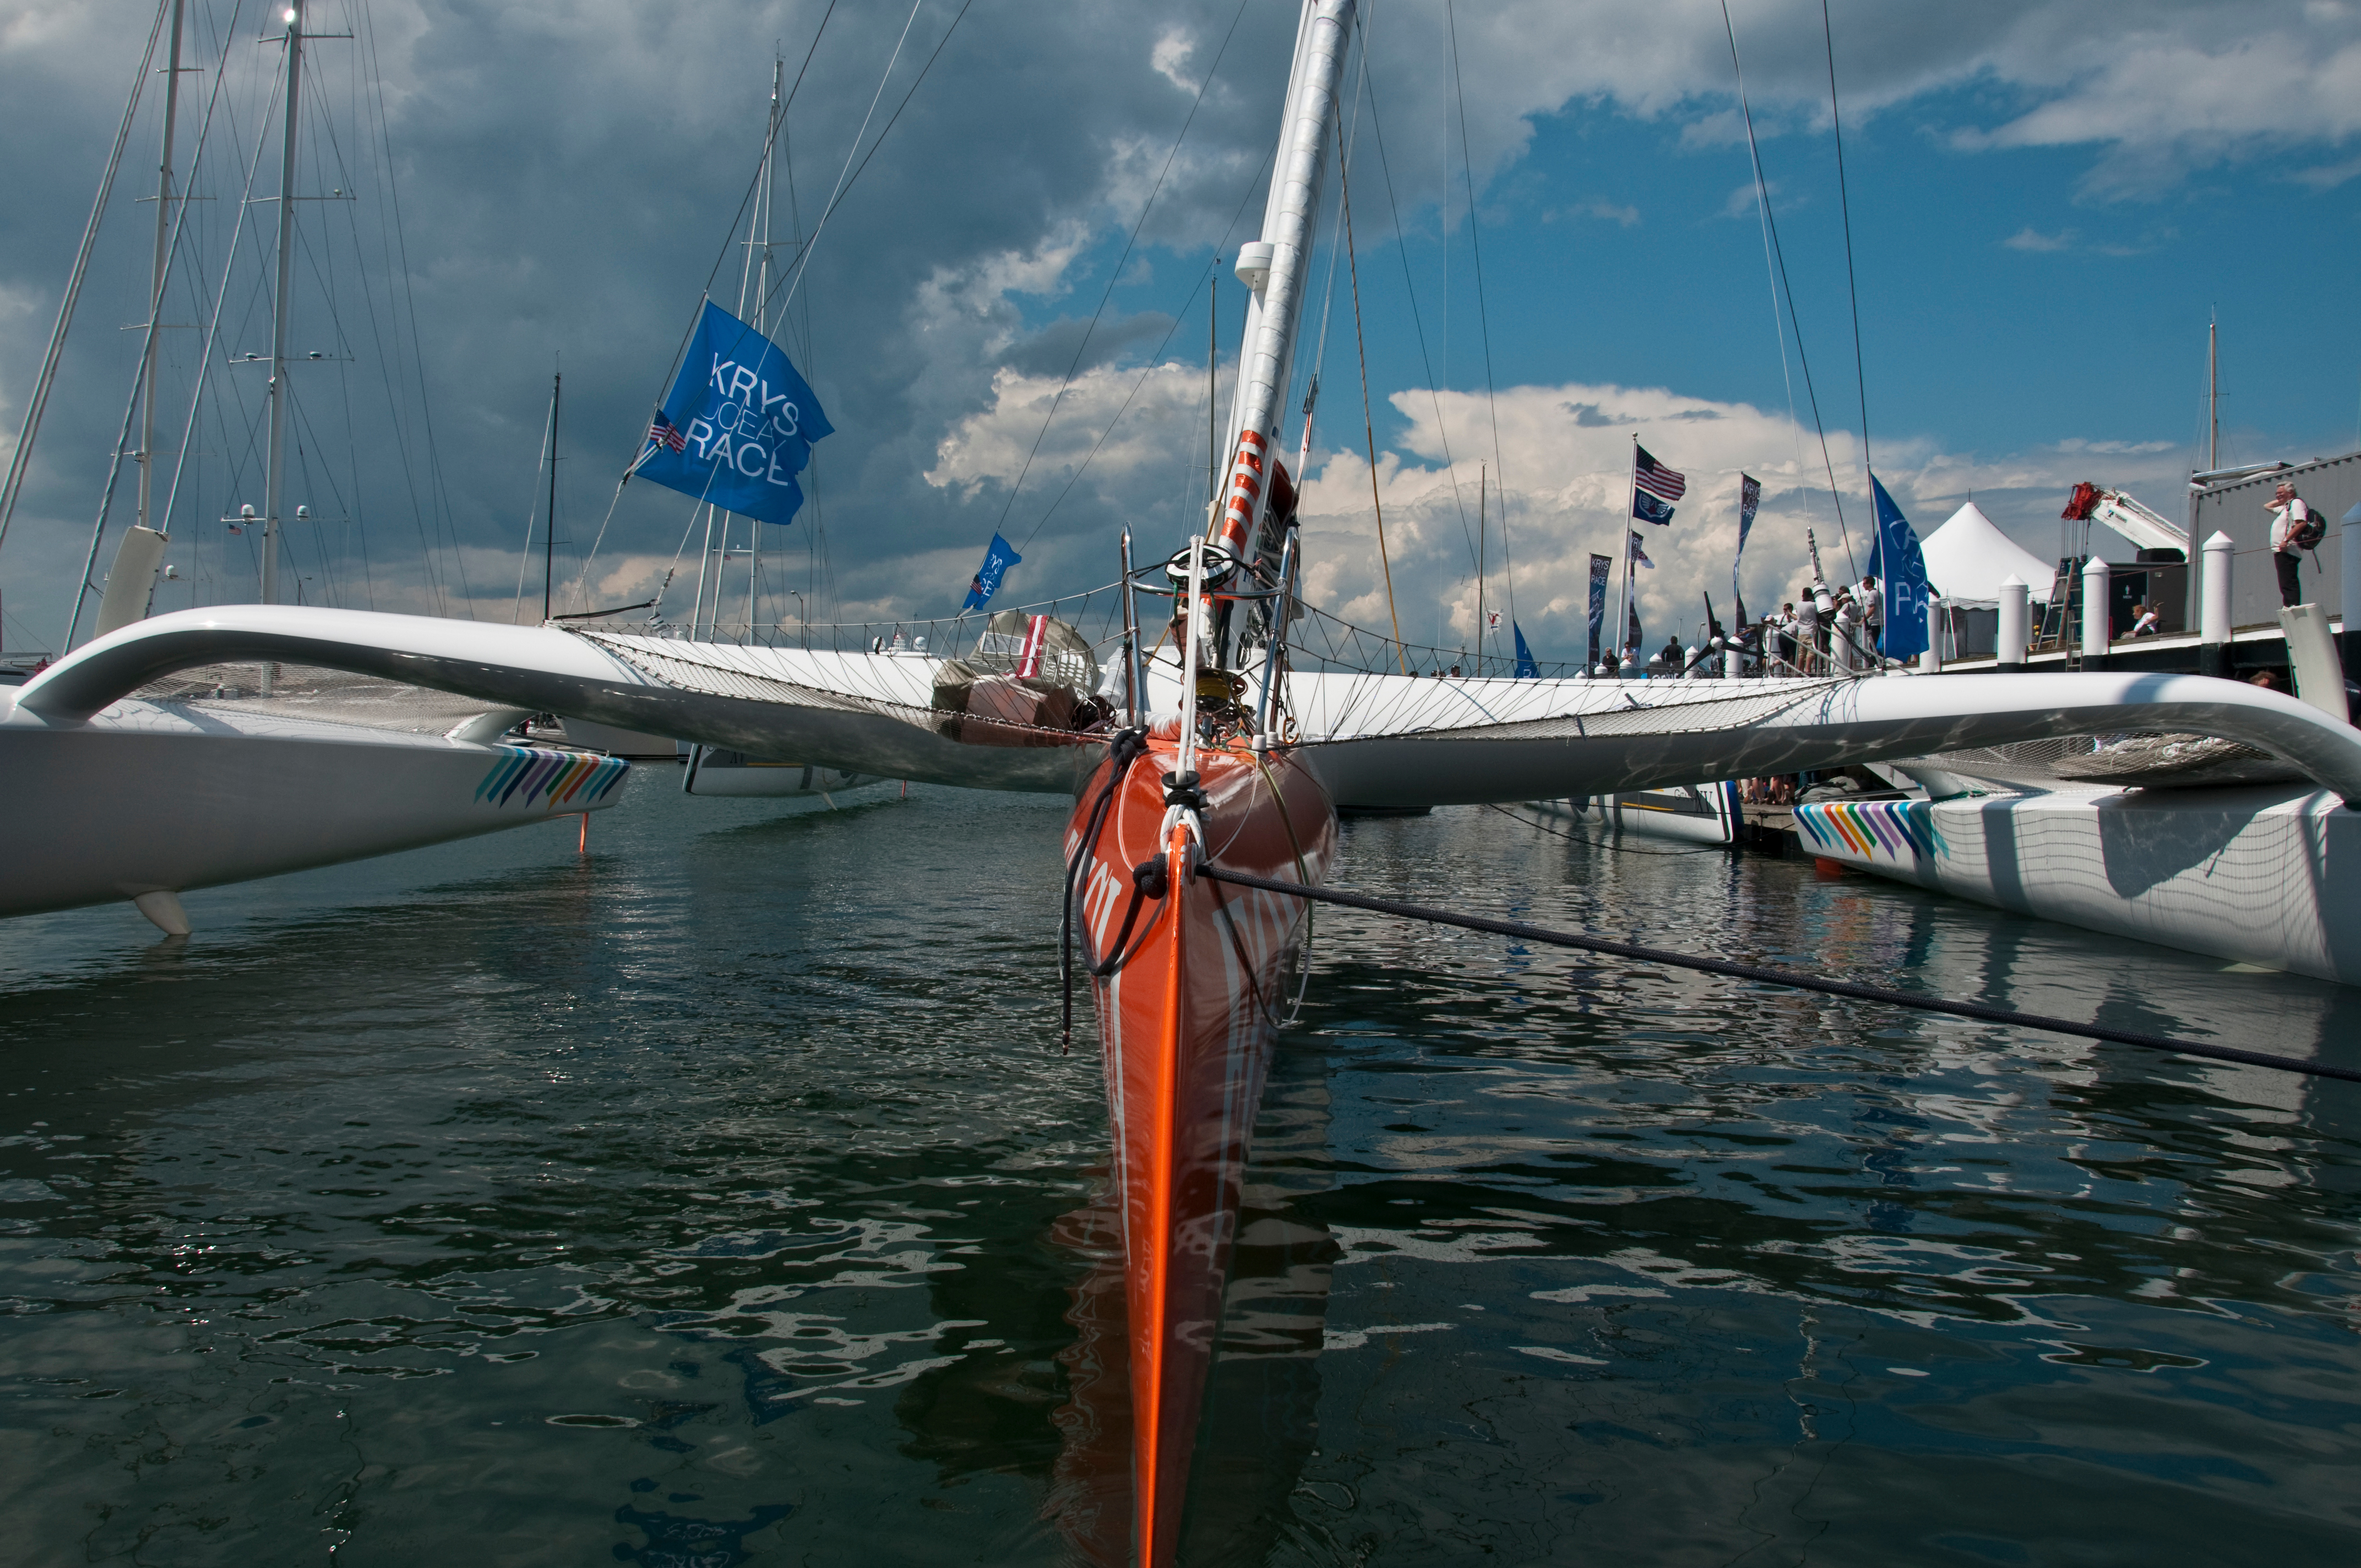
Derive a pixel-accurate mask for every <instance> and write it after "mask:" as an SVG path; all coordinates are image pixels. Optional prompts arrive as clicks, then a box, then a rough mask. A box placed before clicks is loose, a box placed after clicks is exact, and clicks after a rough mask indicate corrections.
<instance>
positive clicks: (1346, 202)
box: [1336, 125, 1410, 675]
mask: <svg viewBox="0 0 2361 1568" xmlns="http://www.w3.org/2000/svg"><path fill="white" fill-rule="evenodd" d="M1336 198H1337V200H1338V202H1339V203H1342V209H1343V212H1344V226H1345V275H1346V277H1347V278H1349V279H1350V280H1351V281H1352V285H1353V346H1354V347H1355V348H1356V350H1358V351H1359V354H1360V361H1361V432H1362V433H1363V434H1364V435H1365V436H1367V438H1368V443H1369V505H1370V506H1371V508H1373V509H1374V510H1376V512H1377V516H1378V569H1379V570H1380V571H1382V572H1383V573H1384V574H1385V578H1386V618H1387V620H1389V621H1390V622H1391V623H1392V626H1393V629H1394V662H1395V663H1397V664H1398V665H1400V669H1401V673H1402V674H1405V675H1406V674H1410V665H1409V663H1407V660H1406V656H1405V655H1404V654H1403V652H1402V647H1401V616H1400V613H1398V612H1397V611H1396V610H1395V609H1394V569H1393V565H1392V563H1390V562H1389V561H1388V560H1387V559H1386V504H1385V501H1384V500H1383V499H1382V498H1380V497H1379V496H1378V432H1377V425H1376V423H1375V422H1374V420H1373V418H1372V416H1371V414H1370V412H1369V345H1368V342H1367V339H1366V338H1364V337H1363V336H1362V334H1361V263H1360V259H1359V258H1358V257H1357V256H1356V254H1355V253H1354V248H1353V182H1352V176H1351V175H1350V174H1349V173H1348V172H1347V171H1346V170H1345V141H1344V127H1343V126H1341V125H1340V126H1338V127H1337V133H1336Z"/></svg>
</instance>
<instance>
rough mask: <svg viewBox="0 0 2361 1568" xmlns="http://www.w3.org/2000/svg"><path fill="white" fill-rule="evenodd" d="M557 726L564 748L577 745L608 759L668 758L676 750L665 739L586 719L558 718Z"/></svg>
mask: <svg viewBox="0 0 2361 1568" xmlns="http://www.w3.org/2000/svg"><path fill="white" fill-rule="evenodd" d="M557 727H558V729H562V730H564V731H565V733H566V744H567V745H569V746H579V747H581V748H582V749H583V750H584V751H604V752H606V753H607V755H609V756H610V757H633V758H643V757H644V758H671V757H675V756H677V755H679V751H680V742H679V741H677V740H673V739H671V738H670V737H668V736H664V735H649V734H644V733H642V731H640V730H636V729H618V728H616V727H615V726H614V725H611V724H598V723H594V722H592V721H591V720H589V719H588V718H561V719H559V720H558V721H557Z"/></svg>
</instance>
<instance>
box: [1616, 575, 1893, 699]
mask: <svg viewBox="0 0 2361 1568" xmlns="http://www.w3.org/2000/svg"><path fill="white" fill-rule="evenodd" d="M1884 607H1885V595H1884V593H1883V590H1882V589H1881V588H1880V587H1878V582H1877V578H1876V577H1874V576H1864V577H1863V578H1861V581H1860V582H1859V583H1857V584H1848V585H1846V586H1844V587H1838V588H1835V589H1830V588H1828V587H1826V586H1825V585H1823V584H1821V583H1817V582H1815V583H1812V584H1809V585H1808V586H1806V588H1805V590H1804V592H1803V594H1802V595H1801V596H1800V597H1799V598H1794V599H1789V600H1787V601H1786V602H1785V603H1784V604H1782V605H1780V607H1779V609H1778V610H1777V612H1776V613H1774V614H1771V615H1766V616H1764V617H1763V619H1762V620H1760V621H1758V622H1755V623H1753V624H1752V625H1749V626H1745V627H1742V628H1741V629H1740V630H1739V632H1738V634H1737V636H1736V637H1735V638H1730V637H1728V636H1726V634H1725V633H1724V632H1723V631H1722V629H1721V626H1720V623H1719V622H1716V623H1714V624H1713V625H1712V626H1711V627H1710V628H1709V635H1708V646H1707V647H1705V648H1698V649H1684V648H1682V646H1681V644H1680V641H1679V639H1677V638H1668V639H1666V641H1665V642H1664V647H1663V648H1662V649H1661V650H1659V651H1658V652H1656V653H1655V654H1654V655H1653V657H1651V658H1648V659H1647V660H1646V661H1645V673H1646V674H1649V675H1652V676H1656V677H1660V678H1661V677H1664V676H1676V675H1698V674H1708V675H1719V674H1724V673H1726V672H1725V668H1724V666H1723V663H1722V662H1721V660H1720V659H1719V658H1718V657H1714V656H1713V655H1715V654H1716V653H1718V652H1719V651H1720V650H1721V649H1723V648H1727V649H1730V650H1733V651H1735V652H1736V653H1737V654H1738V672H1737V673H1739V674H1746V675H1823V674H1843V673H1846V672H1849V671H1853V670H1873V669H1876V668H1878V667H1879V666H1880V664H1881V663H1883V657H1882V655H1881V654H1880V653H1879V652H1878V648H1879V640H1880V638H1881V637H1882V635H1883V632H1884V630H1885V624H1884V618H1885V608H1884ZM1624 652H1625V657H1626V660H1627V662H1628V663H1630V664H1631V665H1633V666H1639V665H1640V664H1641V663H1642V660H1641V652H1640V649H1639V647H1638V646H1637V645H1634V646H1632V647H1630V648H1627V649H1626V650H1625V651H1624ZM1599 673H1600V674H1612V673H1613V672H1611V671H1609V670H1608V669H1607V668H1606V667H1605V666H1603V665H1602V666H1601V667H1600V671H1599Z"/></svg>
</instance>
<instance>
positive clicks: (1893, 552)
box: [1869, 474, 1934, 659]
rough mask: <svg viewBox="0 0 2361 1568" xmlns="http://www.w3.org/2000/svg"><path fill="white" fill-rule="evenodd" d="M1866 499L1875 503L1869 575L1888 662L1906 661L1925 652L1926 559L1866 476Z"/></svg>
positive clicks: (1887, 499)
mask: <svg viewBox="0 0 2361 1568" xmlns="http://www.w3.org/2000/svg"><path fill="white" fill-rule="evenodd" d="M1869 488H1870V494H1871V495H1872V497H1873V498H1874V499H1876V502H1877V543H1876V544H1874V545H1873V546H1872V547H1871V549H1870V553H1869V575H1870V576H1873V577H1875V578H1876V579H1877V584H1878V587H1879V588H1880V590H1881V591H1882V592H1883V594H1884V597H1885V605H1884V609H1885V642H1884V647H1883V650H1882V652H1883V653H1884V654H1885V656H1886V657H1887V658H1889V659H1907V658H1910V657H1912V656H1914V655H1916V654H1919V653H1923V652H1926V651H1927V600H1928V599H1929V598H1933V597H1934V589H1933V588H1932V587H1929V586H1928V584H1927V557H1926V556H1925V555H1924V554H1921V553H1920V551H1919V549H1918V533H1917V531H1916V530H1915V529H1913V528H1912V527H1911V526H1910V522H1909V520H1908V519H1906V518H1905V517H1904V516H1903V515H1902V509H1901V508H1900V507H1898V506H1895V505H1894V498H1893V497H1892V496H1889V495H1887V494H1886V493H1885V487H1884V486H1883V485H1881V484H1879V483H1878V482H1877V476H1876V475H1874V474H1872V475H1871V476H1870V477H1869Z"/></svg>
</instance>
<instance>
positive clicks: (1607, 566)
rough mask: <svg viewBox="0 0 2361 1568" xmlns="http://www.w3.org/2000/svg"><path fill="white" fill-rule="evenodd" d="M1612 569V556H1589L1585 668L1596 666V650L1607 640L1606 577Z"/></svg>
mask: <svg viewBox="0 0 2361 1568" xmlns="http://www.w3.org/2000/svg"><path fill="white" fill-rule="evenodd" d="M1614 570H1615V562H1614V560H1613V558H1612V557H1610V556H1606V555H1593V556H1592V557H1591V558H1590V662H1589V663H1587V664H1585V665H1584V666H1583V668H1585V669H1587V670H1595V669H1597V668H1598V650H1599V647H1600V645H1601V644H1602V643H1604V642H1605V641H1607V579H1608V577H1609V576H1611V575H1612V574H1613V572H1614Z"/></svg>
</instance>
